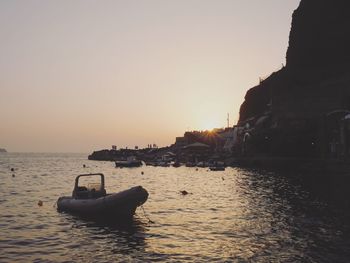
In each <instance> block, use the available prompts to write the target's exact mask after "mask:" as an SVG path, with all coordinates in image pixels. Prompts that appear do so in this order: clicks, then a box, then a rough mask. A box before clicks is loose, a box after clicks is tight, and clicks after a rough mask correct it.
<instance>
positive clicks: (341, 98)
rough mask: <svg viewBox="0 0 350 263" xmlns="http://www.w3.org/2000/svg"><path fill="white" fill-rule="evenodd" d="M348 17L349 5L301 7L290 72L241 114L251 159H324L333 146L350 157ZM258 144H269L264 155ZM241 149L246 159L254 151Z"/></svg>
mask: <svg viewBox="0 0 350 263" xmlns="http://www.w3.org/2000/svg"><path fill="white" fill-rule="evenodd" d="M349 11H350V1H346V0H333V1H329V0H302V1H301V2H300V5H299V7H298V8H297V9H296V10H295V11H294V13H293V19H292V26H291V31H290V36H289V47H288V50H287V54H286V60H287V61H286V67H284V68H283V69H281V70H280V71H278V72H274V73H273V74H271V76H270V77H269V78H267V79H266V80H264V81H262V82H261V83H260V84H259V85H258V86H256V87H253V88H252V89H250V90H249V91H248V92H247V94H246V96H245V101H244V102H243V104H242V105H241V108H240V118H239V122H238V125H239V126H242V127H243V126H244V125H246V124H247V123H249V130H246V132H248V133H249V138H251V143H250V144H251V145H252V147H250V148H251V152H252V153H254V154H256V153H257V152H259V153H261V152H265V154H266V153H267V154H274V155H292V156H294V155H298V154H299V153H300V151H302V152H303V153H307V155H308V156H312V157H315V156H317V157H319V156H324V155H325V154H327V151H329V149H328V148H329V147H330V146H329V144H330V143H331V142H333V141H336V142H337V143H338V144H339V145H342V146H339V147H338V148H339V149H337V150H335V151H336V152H337V151H338V152H339V153H338V154H340V153H341V154H343V155H344V154H347V151H348V152H349V153H350V150H348V149H350V143H348V142H350V132H349V134H348V130H347V129H345V126H346V125H345V124H344V122H343V120H344V118H345V116H346V115H347V114H348V113H349V112H348V111H349V110H350V85H349V83H350V74H349V73H350V16H349V15H348V12H349ZM333 112H338V113H339V114H335V115H334V114H333ZM263 116H265V119H264V120H265V121H264V122H265V123H264V125H263V128H262V125H261V122H262V120H261V118H262V117H263ZM259 119H260V121H259ZM257 124H259V125H257ZM246 132H245V133H246ZM330 133H331V134H330ZM347 137H349V138H347ZM259 138H269V139H268V140H269V142H264V143H263V144H262V145H264V147H265V149H262V147H260V148H259V147H255V146H256V145H259V144H261V142H259V140H260V139H259ZM241 141H242V144H243V138H242V140H241ZM253 141H255V142H254V143H253ZM347 141H348V142H347ZM254 144H255V146H254ZM347 144H349V146H348V145H347ZM296 145H298V146H296ZM306 145H307V146H306ZM311 145H312V146H311ZM303 146H304V148H305V149H304V148H303ZM241 147H243V148H244V152H245V154H246V153H247V148H249V147H248V146H247V145H245V146H241ZM257 148H259V149H258V150H257ZM340 148H342V149H340Z"/></svg>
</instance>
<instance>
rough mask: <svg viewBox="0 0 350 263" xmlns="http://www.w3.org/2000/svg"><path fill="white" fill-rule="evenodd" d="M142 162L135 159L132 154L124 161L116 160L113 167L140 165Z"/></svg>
mask: <svg viewBox="0 0 350 263" xmlns="http://www.w3.org/2000/svg"><path fill="white" fill-rule="evenodd" d="M141 165H142V162H141V161H140V160H137V159H136V158H135V157H134V156H129V157H128V158H127V160H126V161H116V162H115V167H119V168H122V167H140V166H141Z"/></svg>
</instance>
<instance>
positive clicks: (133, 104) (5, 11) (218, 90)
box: [0, 0, 300, 153]
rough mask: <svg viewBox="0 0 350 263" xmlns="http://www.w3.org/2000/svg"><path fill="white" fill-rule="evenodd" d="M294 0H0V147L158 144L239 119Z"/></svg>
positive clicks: (282, 42) (281, 38) (275, 58)
mask: <svg viewBox="0 0 350 263" xmlns="http://www.w3.org/2000/svg"><path fill="white" fill-rule="evenodd" d="M299 2H300V0H283V1H281V0H264V1H261V0H245V1H242V0H114V1H108V0H104V1H100V0H95V1H91V0H74V1H71V0H56V1H55V0H52V1H41V0H26V1H18V0H0V36H1V41H0V58H1V59H0V148H6V149H7V150H8V151H11V152H86V153H89V152H92V151H93V150H99V149H106V148H110V147H111V145H117V146H118V148H119V147H134V146H136V145H137V146H139V147H145V146H147V144H150V143H152V144H153V143H155V144H157V145H158V146H166V145H170V144H172V143H174V142H175V137H177V136H181V135H183V133H184V132H185V131H188V130H206V129H212V128H219V127H225V126H226V125H227V121H226V119H227V113H229V114H230V125H233V124H235V123H236V122H237V120H238V116H239V107H240V105H241V104H242V102H243V101H244V95H245V93H246V92H247V90H248V89H250V88H252V87H253V86H256V85H257V84H258V82H259V78H260V77H266V76H268V75H269V74H271V73H272V72H273V71H276V70H278V69H280V68H281V67H282V64H284V63H285V55H286V50H287V47H288V36H289V31H290V27H291V19H292V13H293V10H294V9H296V8H297V6H298V4H299Z"/></svg>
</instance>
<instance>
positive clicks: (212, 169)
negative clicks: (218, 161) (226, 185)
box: [209, 166, 225, 171]
mask: <svg viewBox="0 0 350 263" xmlns="http://www.w3.org/2000/svg"><path fill="white" fill-rule="evenodd" d="M209 169H210V171H225V167H224V166H211V167H209Z"/></svg>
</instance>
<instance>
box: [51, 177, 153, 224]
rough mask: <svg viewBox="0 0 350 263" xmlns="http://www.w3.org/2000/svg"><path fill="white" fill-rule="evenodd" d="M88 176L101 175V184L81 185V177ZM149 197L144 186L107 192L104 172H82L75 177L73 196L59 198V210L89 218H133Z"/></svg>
mask: <svg viewBox="0 0 350 263" xmlns="http://www.w3.org/2000/svg"><path fill="white" fill-rule="evenodd" d="M87 176H100V184H99V185H96V184H92V185H91V184H89V185H88V186H80V185H79V179H80V178H81V177H87ZM147 198H148V192H147V191H146V190H145V189H144V188H143V187H142V186H136V187H132V188H130V189H128V190H124V191H121V192H118V193H112V194H107V193H106V190H105V183H104V175H103V174H102V173H97V174H82V175H79V176H77V177H76V179H75V185H74V189H73V193H72V196H63V197H60V198H58V200H57V210H58V211H60V212H67V213H71V214H76V215H79V216H83V217H89V218H104V219H106V220H109V219H113V220H114V219H115V220H124V219H130V218H132V216H133V215H134V213H135V211H136V208H137V207H138V206H141V205H142V204H144V203H145V202H146V201H147Z"/></svg>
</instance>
